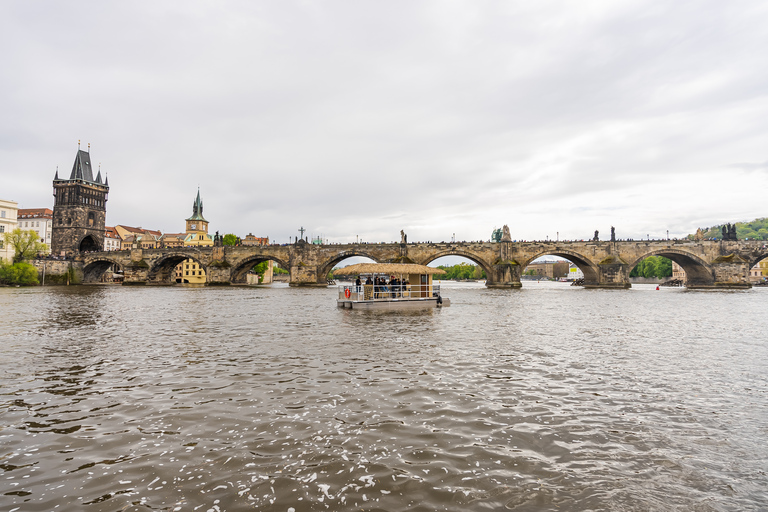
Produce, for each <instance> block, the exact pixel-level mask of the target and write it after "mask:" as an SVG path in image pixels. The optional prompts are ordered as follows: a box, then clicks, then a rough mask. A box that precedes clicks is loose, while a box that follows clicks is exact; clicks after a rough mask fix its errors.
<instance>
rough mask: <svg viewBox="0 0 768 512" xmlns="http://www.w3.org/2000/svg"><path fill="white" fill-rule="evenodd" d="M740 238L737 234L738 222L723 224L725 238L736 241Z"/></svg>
mask: <svg viewBox="0 0 768 512" xmlns="http://www.w3.org/2000/svg"><path fill="white" fill-rule="evenodd" d="M738 239H739V238H738V236H737V235H736V224H734V225H731V223H730V222H729V223H728V224H726V225H725V226H723V240H725V241H730V242H736V241H737V240H738Z"/></svg>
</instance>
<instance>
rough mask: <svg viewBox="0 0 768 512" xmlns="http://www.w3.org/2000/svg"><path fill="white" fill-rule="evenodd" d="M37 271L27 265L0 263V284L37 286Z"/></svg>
mask: <svg viewBox="0 0 768 512" xmlns="http://www.w3.org/2000/svg"><path fill="white" fill-rule="evenodd" d="M38 282H39V281H38V280H37V269H36V268H35V267H34V266H33V265H30V264H29V263H24V262H23V261H22V262H19V263H10V264H6V263H0V284H5V285H14V286H15V285H19V286H32V285H36V284H38Z"/></svg>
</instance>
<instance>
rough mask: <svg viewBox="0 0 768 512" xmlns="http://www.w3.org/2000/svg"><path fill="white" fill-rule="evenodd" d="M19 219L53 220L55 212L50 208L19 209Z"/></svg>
mask: <svg viewBox="0 0 768 512" xmlns="http://www.w3.org/2000/svg"><path fill="white" fill-rule="evenodd" d="M17 217H18V218H20V219H22V218H27V219H28V218H33V219H34V218H46V219H52V218H53V211H52V210H49V209H48V208H19V211H18V213H17Z"/></svg>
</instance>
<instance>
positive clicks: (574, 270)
mask: <svg viewBox="0 0 768 512" xmlns="http://www.w3.org/2000/svg"><path fill="white" fill-rule="evenodd" d="M567 279H568V280H569V281H575V280H577V279H584V272H582V271H581V269H580V268H579V267H577V266H576V265H575V264H573V263H570V264H569V265H568V278H567Z"/></svg>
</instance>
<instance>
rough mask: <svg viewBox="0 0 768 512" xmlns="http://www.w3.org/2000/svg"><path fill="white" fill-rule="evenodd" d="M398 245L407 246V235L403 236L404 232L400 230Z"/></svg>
mask: <svg viewBox="0 0 768 512" xmlns="http://www.w3.org/2000/svg"><path fill="white" fill-rule="evenodd" d="M400 243H401V244H407V243H408V235H406V234H405V231H403V230H402V229H401V230H400Z"/></svg>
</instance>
